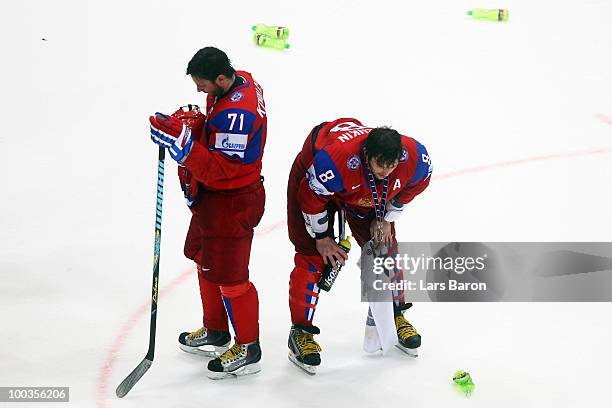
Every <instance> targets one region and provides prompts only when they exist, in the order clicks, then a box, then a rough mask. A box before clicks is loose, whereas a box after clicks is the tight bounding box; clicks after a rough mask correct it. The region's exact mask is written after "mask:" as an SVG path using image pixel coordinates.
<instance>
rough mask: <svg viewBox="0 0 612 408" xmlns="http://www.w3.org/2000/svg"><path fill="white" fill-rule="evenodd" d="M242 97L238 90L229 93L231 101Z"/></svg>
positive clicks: (236, 100)
mask: <svg viewBox="0 0 612 408" xmlns="http://www.w3.org/2000/svg"><path fill="white" fill-rule="evenodd" d="M243 97H244V95H243V94H242V93H240V92H238V91H236V92H234V93H233V94H231V95H230V101H232V102H238V101H240V100H242V98H243Z"/></svg>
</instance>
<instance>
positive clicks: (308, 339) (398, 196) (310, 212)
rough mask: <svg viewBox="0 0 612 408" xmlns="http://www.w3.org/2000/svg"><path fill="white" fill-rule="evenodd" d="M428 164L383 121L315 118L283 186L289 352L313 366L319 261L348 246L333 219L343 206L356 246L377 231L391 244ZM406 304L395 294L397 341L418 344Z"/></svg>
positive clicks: (339, 255) (422, 152) (423, 184)
mask: <svg viewBox="0 0 612 408" xmlns="http://www.w3.org/2000/svg"><path fill="white" fill-rule="evenodd" d="M431 172H432V167H431V163H430V160H429V155H428V152H427V150H426V149H425V147H424V146H423V145H422V144H421V143H419V142H417V141H416V140H414V139H413V138H411V137H408V136H402V135H400V134H399V133H398V132H397V131H395V130H393V129H390V128H386V127H379V128H371V127H367V126H364V125H363V124H362V123H361V122H360V121H359V120H357V119H353V118H341V119H336V120H334V121H331V122H324V123H322V124H320V125H318V126H316V127H315V128H314V129H313V130H312V131H311V132H310V134H309V135H308V137H307V138H306V141H305V142H304V145H303V147H302V150H301V151H300V153H299V154H298V155H297V157H296V158H295V161H294V162H293V166H292V169H291V172H290V175H289V182H288V187H287V200H288V203H287V218H288V221H287V224H288V229H289V238H290V240H291V242H292V243H293V244H294V246H295V251H296V254H295V258H294V260H295V267H294V269H293V271H292V273H291V277H290V282H289V306H290V310H291V322H292V328H291V331H290V335H289V349H290V354H289V357H290V359H291V360H292V361H293V362H294V363H296V364H297V365H298V366H300V367H301V368H303V369H305V370H306V371H308V372H310V373H314V371H315V367H316V366H318V365H319V364H320V354H319V352H320V347H319V346H318V344H317V343H316V341H314V339H313V335H314V334H318V333H319V329H318V328H316V327H315V326H313V325H312V320H313V316H314V312H315V309H316V307H317V303H318V298H319V287H318V282H319V280H320V277H321V272H322V271H323V269H324V264H326V263H332V264H333V263H334V262H335V261H336V260H339V261H340V262H341V263H343V262H344V260H345V259H346V254H345V252H344V251H343V250H342V249H340V247H339V246H338V245H337V244H336V242H335V241H334V239H333V220H334V217H335V215H336V213H337V212H338V211H340V210H342V211H344V213H345V214H346V220H347V222H348V224H349V227H350V229H351V232H352V234H353V236H354V238H355V239H356V241H357V243H358V244H359V246H363V245H364V244H366V242H368V241H369V240H371V239H372V238H375V239H376V240H377V241H378V242H381V243H384V244H386V245H387V246H388V247H390V248H394V247H396V244H397V241H396V238H395V221H396V220H398V219H399V216H400V215H401V213H402V211H403V210H404V208H405V207H406V204H408V203H409V202H410V201H412V199H414V197H416V196H417V195H418V194H420V193H421V192H423V190H425V188H427V186H428V185H429V181H430V176H431ZM409 306H410V304H404V302H403V301H401V300H400V299H396V301H395V304H394V312H395V318H394V320H395V324H396V327H397V332H398V338H399V340H400V344H401V345H402V346H404V347H406V348H417V347H419V345H420V336H419V335H418V334H417V333H416V330H414V328H413V327H412V325H410V323H408V322H407V320H406V319H404V317H403V315H402V311H403V310H405V309H406V308H407V307H409Z"/></svg>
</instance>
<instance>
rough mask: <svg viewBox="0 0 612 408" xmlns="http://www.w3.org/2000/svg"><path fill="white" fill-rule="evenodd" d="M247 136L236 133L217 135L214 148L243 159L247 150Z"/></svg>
mask: <svg viewBox="0 0 612 408" xmlns="http://www.w3.org/2000/svg"><path fill="white" fill-rule="evenodd" d="M248 138H249V136H248V135H240V134H236V133H217V134H216V138H215V148H216V149H218V150H221V151H222V152H223V153H226V154H228V155H230V156H231V155H238V156H240V157H244V151H245V150H246V148H247V141H248Z"/></svg>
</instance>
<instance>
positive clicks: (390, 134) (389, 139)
mask: <svg viewBox="0 0 612 408" xmlns="http://www.w3.org/2000/svg"><path fill="white" fill-rule="evenodd" d="M365 148H366V153H367V156H368V157H367V158H368V161H369V160H370V159H374V160H376V164H378V165H379V166H382V167H389V166H392V165H394V164H395V163H396V162H397V161H399V159H400V158H401V157H402V150H403V148H402V137H401V136H400V134H399V133H398V132H397V131H396V130H393V129H391V128H389V127H386V126H382V127H377V128H374V129H372V131H370V134H369V135H368V137H367V138H366V141H365Z"/></svg>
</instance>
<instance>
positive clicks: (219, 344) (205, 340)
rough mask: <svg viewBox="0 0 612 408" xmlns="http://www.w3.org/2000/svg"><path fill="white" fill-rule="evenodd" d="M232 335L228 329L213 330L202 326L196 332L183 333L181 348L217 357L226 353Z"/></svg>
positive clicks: (180, 339)
mask: <svg viewBox="0 0 612 408" xmlns="http://www.w3.org/2000/svg"><path fill="white" fill-rule="evenodd" d="M231 340H232V337H231V336H230V334H229V332H227V331H219V330H212V329H207V328H205V327H202V328H200V329H198V330H196V331H194V332H191V333H189V332H184V333H181V334H180V336H179V338H178V341H179V348H180V349H181V350H183V351H185V352H187V353H191V354H198V355H200V356H205V357H210V358H215V357H218V356H220V355H221V354H222V353H224V352H225V351H226V350H227V349H228V348H229V345H230V342H231Z"/></svg>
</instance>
